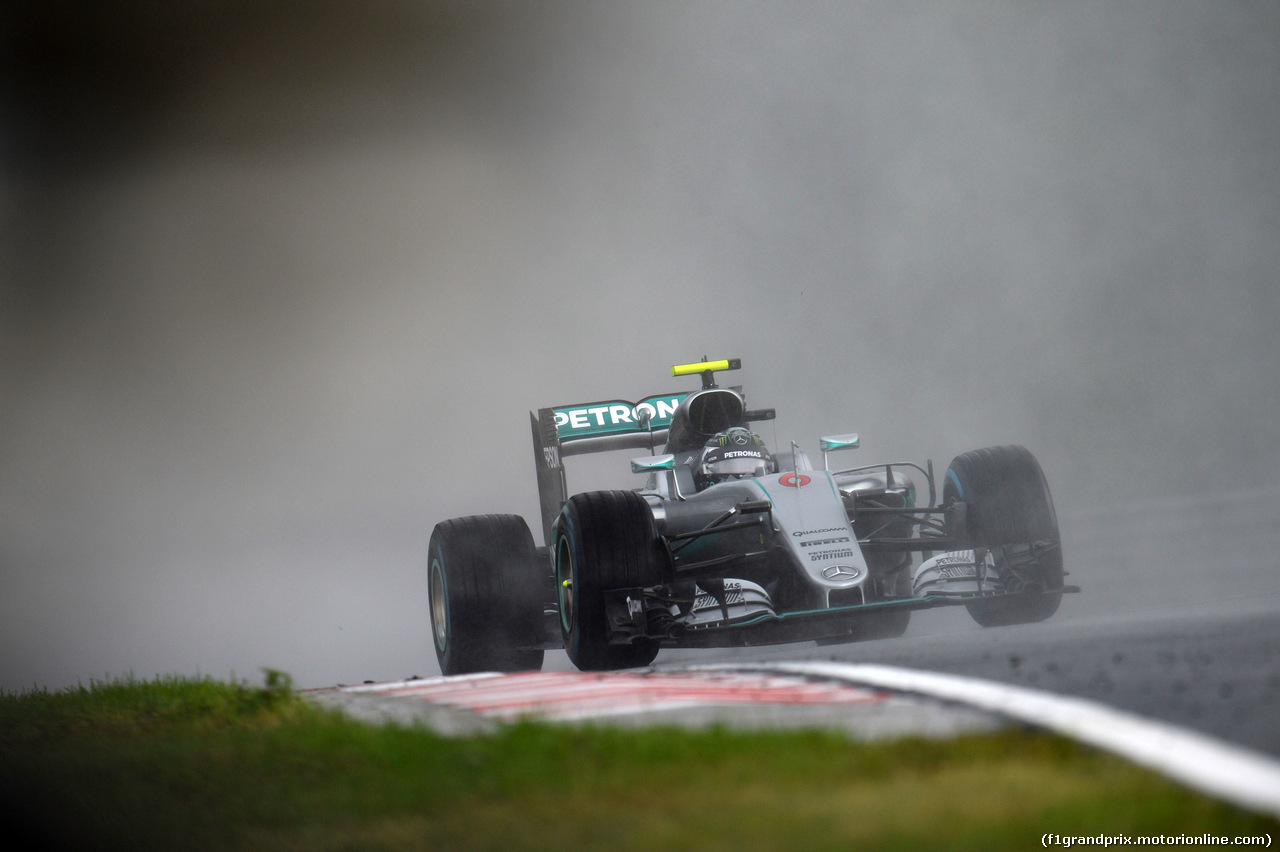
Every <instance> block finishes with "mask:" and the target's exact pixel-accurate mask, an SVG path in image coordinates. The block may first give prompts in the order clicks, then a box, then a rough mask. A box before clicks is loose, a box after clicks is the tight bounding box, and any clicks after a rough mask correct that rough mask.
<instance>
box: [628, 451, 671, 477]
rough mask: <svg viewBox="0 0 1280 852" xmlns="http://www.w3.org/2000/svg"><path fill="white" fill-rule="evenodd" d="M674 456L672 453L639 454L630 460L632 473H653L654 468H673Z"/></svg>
mask: <svg viewBox="0 0 1280 852" xmlns="http://www.w3.org/2000/svg"><path fill="white" fill-rule="evenodd" d="M675 467H676V457H675V456H673V455H670V454H668V455H661V456H641V457H640V458H638V459H632V460H631V472H632V473H653V472H654V471H656V470H675Z"/></svg>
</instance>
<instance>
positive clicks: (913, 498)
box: [428, 358, 1078, 674]
mask: <svg viewBox="0 0 1280 852" xmlns="http://www.w3.org/2000/svg"><path fill="white" fill-rule="evenodd" d="M740 366H741V363H740V362H739V361H738V360H736V359H735V360H724V361H708V360H706V359H705V358H704V359H703V360H702V361H701V362H698V363H694V364H683V365H678V366H676V367H673V368H672V371H671V372H672V375H673V376H690V375H692V376H700V377H701V387H700V388H698V389H697V390H693V391H691V392H681V393H669V394H658V395H655V396H649V397H645V398H644V399H642V400H640V401H639V402H629V401H625V400H619V399H612V400H604V401H600V402H592V403H586V404H581V405H567V406H559V407H555V408H544V409H541V410H539V411H538V412H537V413H536V414H533V413H531V415H530V419H531V425H532V431H533V447H534V457H535V462H536V466H537V481H538V494H539V498H540V505H541V514H542V518H541V521H542V531H543V533H544V534H545V541H546V542H547V545H546V546H545V547H538V546H537V545H536V544H535V542H534V538H533V535H532V534H531V532H530V530H529V526H528V524H526V523H525V521H524V519H523V518H521V517H520V516H518V515H475V516H470V517H464V518H454V519H452V520H447V521H442V522H441V523H439V524H437V525H436V527H435V530H434V531H433V532H432V534H431V541H430V545H429V550H428V562H429V597H430V610H431V625H432V635H433V637H434V640H435V647H436V655H437V657H438V658H439V661H440V669H441V671H442V672H443V673H444V674H462V673H466V672H476V671H519V670H525V669H537V668H540V667H541V665H542V660H543V654H544V652H545V651H546V650H549V649H554V648H560V647H563V648H564V649H565V650H566V651H567V652H568V654H569V658H570V659H571V660H572V661H573V663H574V664H575V665H576V666H577V667H578V668H580V669H584V670H599V669H618V668H629V667H636V666H644V665H648V664H649V663H650V662H652V661H653V659H654V657H655V656H656V655H657V653H658V650H659V649H660V648H663V647H725V646H747V645H766V644H777V643H783V642H797V641H806V640H816V641H818V642H822V643H838V642H850V641H856V640H860V639H871V638H882V637H891V636H899V635H901V634H902V633H903V632H904V631H905V630H906V628H907V623H908V620H909V619H910V617H911V612H912V611H913V610H918V609H927V608H931V607H937V606H948V605H963V606H965V607H966V608H967V609H968V611H969V613H970V614H971V615H972V616H973V618H974V619H975V620H976V621H977V622H978V623H979V624H981V625H983V626H994V625H1006V624H1019V623H1027V622H1035V621H1043V620H1044V619H1047V618H1049V617H1050V616H1051V615H1053V614H1054V612H1056V611H1057V609H1058V605H1059V603H1060V601H1061V599H1062V595H1063V593H1065V592H1073V591H1078V589H1076V588H1075V587H1072V586H1066V585H1064V582H1063V577H1064V574H1065V572H1064V571H1063V563H1062V545H1061V540H1060V537H1059V534H1058V521H1057V516H1056V515H1055V513H1054V508H1053V499H1052V498H1051V497H1050V494H1049V487H1048V485H1047V483H1046V482H1045V477H1044V473H1043V472H1042V471H1041V468H1040V464H1039V463H1038V462H1037V461H1036V459H1035V457H1034V456H1033V455H1032V454H1031V453H1030V452H1028V451H1027V450H1026V449H1024V448H1023V447H1019V446H1001V447H990V448H987V449H981V450H975V451H973V452H968V453H964V454H962V455H959V456H956V457H955V459H953V460H952V462H951V465H950V466H949V467H948V469H947V471H946V474H945V475H944V476H943V479H942V493H941V495H940V496H941V499H938V498H939V495H938V493H937V491H936V488H935V483H934V472H933V464H932V462H928V463H926V465H925V466H924V467H921V466H920V465H917V464H914V463H911V462H888V463H883V462H882V463H877V464H872V465H857V466H853V467H840V466H835V467H834V469H833V466H832V464H831V458H830V457H831V455H832V454H834V453H837V452H840V453H843V452H844V451H848V450H852V449H854V448H856V447H857V446H858V436H857V435H855V434H844V435H832V436H827V437H823V438H821V439H820V440H819V442H818V449H819V451H820V452H821V455H822V461H821V466H820V467H818V466H815V465H814V463H813V461H812V460H811V458H810V456H809V455H808V454H807V453H805V452H804V451H802V450H801V449H800V448H799V447H797V446H796V445H795V444H794V443H792V444H791V445H790V446H789V447H788V449H787V450H786V451H785V452H772V451H770V449H769V448H768V446H767V445H766V443H765V442H764V441H763V440H762V439H761V437H760V435H759V434H758V433H757V432H755V431H754V430H753V426H752V424H754V423H758V422H761V421H768V420H772V419H773V418H774V410H773V409H749V408H747V406H746V403H745V398H744V396H743V393H742V390H741V389H740V388H736V387H720V386H718V385H717V384H716V381H715V374H716V373H717V372H722V371H727V370H737V369H739V368H740ZM626 449H631V450H647V451H648V453H649V454H648V455H643V456H640V457H638V458H634V459H632V460H631V469H632V471H633V472H634V473H636V474H639V475H642V476H644V477H645V480H644V485H643V486H642V487H640V488H635V489H632V490H618V491H587V492H583V493H579V494H572V495H571V494H570V492H569V488H568V484H567V479H566V474H565V465H564V462H565V459H566V458H569V457H571V456H576V455H582V454H585V453H597V452H605V451H616V450H626ZM659 449H661V452H660V453H659V452H658V450H659ZM917 481H920V482H923V484H924V486H925V491H924V493H923V494H922V493H921V491H920V490H919V488H918V486H917ZM922 496H923V497H925V498H926V499H925V501H924V502H923V504H922V502H921V497H922Z"/></svg>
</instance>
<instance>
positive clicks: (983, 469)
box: [942, 446, 1063, 627]
mask: <svg viewBox="0 0 1280 852" xmlns="http://www.w3.org/2000/svg"><path fill="white" fill-rule="evenodd" d="M956 500H963V501H964V502H965V504H966V506H967V512H966V515H967V528H966V530H965V531H964V532H965V533H966V535H967V538H968V546H970V547H975V548H992V549H994V548H999V547H1000V546H1002V545H1026V544H1032V543H1039V545H1042V546H1040V547H1039V548H1038V558H1037V560H1036V561H1037V563H1038V568H1037V570H1036V576H1035V577H1033V578H1031V585H1032V586H1033V587H1038V588H1033V589H1031V590H1029V591H1025V592H1018V593H1015V594H1009V595H1005V596H1001V597H993V598H990V599H986V600H976V601H972V602H970V603H967V604H965V606H966V608H967V609H968V610H969V615H971V616H973V620H974V621H976V622H978V624H981V625H982V626H983V627H997V626H1001V625H1006V624H1030V623H1032V622H1037V621H1044V620H1045V619H1047V618H1049V617H1050V616H1052V615H1053V614H1054V613H1055V612H1057V611H1058V605H1059V604H1060V603H1061V602H1062V591H1061V590H1062V578H1063V570H1062V538H1061V536H1060V535H1059V534H1058V516H1057V513H1056V512H1055V511H1054V508H1053V498H1052V497H1051V496H1050V494H1049V485H1048V483H1047V482H1046V481H1045V478H1044V471H1043V470H1041V468H1040V463H1039V462H1038V461H1036V458H1035V456H1033V455H1032V454H1031V452H1030V451H1029V450H1027V449H1026V448H1025V447H1019V446H1004V447H989V448H987V449H983V450H975V451H973V452H971V453H964V454H963V455H959V456H956V457H955V459H953V460H952V462H951V466H950V467H949V468H948V469H947V476H946V480H945V482H944V484H943V487H942V502H943V505H947V504H949V503H951V502H953V501H956Z"/></svg>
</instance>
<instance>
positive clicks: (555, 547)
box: [551, 491, 666, 671]
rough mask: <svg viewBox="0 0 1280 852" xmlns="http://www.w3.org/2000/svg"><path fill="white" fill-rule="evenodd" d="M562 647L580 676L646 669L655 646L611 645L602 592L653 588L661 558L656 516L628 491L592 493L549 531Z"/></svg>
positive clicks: (645, 642)
mask: <svg viewBox="0 0 1280 852" xmlns="http://www.w3.org/2000/svg"><path fill="white" fill-rule="evenodd" d="M551 554H552V562H553V564H554V566H555V581H556V595H557V600H558V604H559V609H560V629H561V632H562V634H563V636H564V648H565V651H566V652H568V654H569V659H570V660H572V661H573V664H574V665H575V666H577V667H578V668H579V669H581V670H583V671H603V670H611V669H626V668H636V667H639V666H647V665H649V663H651V662H653V658H654V657H656V656H657V655H658V643H657V642H654V641H653V640H650V639H641V640H638V641H635V642H632V643H630V644H626V645H611V644H609V625H608V620H607V614H606V611H605V592H606V591H607V590H609V589H629V588H642V587H647V586H656V585H658V584H660V583H662V581H663V573H664V571H663V569H664V566H665V564H666V553H665V550H664V548H663V545H662V542H661V541H660V540H659V538H658V533H657V530H656V529H655V528H654V525H653V513H652V512H650V511H649V506H648V504H647V503H645V501H644V498H642V497H641V496H640V495H638V494H636V493H635V492H633V491H591V492H587V493H585V494H575V495H574V496H573V497H570V498H569V500H568V502H567V503H565V505H564V508H563V509H562V510H561V512H560V517H559V519H558V520H557V521H556V524H555V528H554V530H553V534H552V546H551Z"/></svg>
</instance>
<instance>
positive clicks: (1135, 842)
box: [1040, 834, 1271, 849]
mask: <svg viewBox="0 0 1280 852" xmlns="http://www.w3.org/2000/svg"><path fill="white" fill-rule="evenodd" d="M1040 845H1041V846H1043V847H1045V848H1046V849H1048V848H1049V847H1051V846H1063V847H1069V846H1102V847H1110V846H1260V847H1262V848H1263V849H1270V848H1271V835H1270V834H1260V835H1256V836H1252V837H1219V836H1217V835H1214V834H1155V835H1152V836H1150V837H1143V836H1135V835H1129V834H1087V835H1073V834H1044V835H1041V837H1040Z"/></svg>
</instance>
